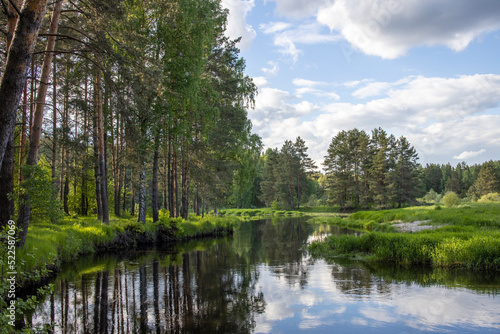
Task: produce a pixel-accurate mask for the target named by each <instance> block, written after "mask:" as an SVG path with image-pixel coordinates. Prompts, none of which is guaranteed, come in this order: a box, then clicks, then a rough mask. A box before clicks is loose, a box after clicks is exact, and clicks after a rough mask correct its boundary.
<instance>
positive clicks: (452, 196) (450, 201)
mask: <svg viewBox="0 0 500 334" xmlns="http://www.w3.org/2000/svg"><path fill="white" fill-rule="evenodd" d="M442 202H443V204H444V206H446V207H447V208H450V207H452V206H456V205H458V203H459V202H460V198H459V197H458V195H457V194H456V193H454V192H453V191H450V192H448V193H446V195H444V197H443V199H442Z"/></svg>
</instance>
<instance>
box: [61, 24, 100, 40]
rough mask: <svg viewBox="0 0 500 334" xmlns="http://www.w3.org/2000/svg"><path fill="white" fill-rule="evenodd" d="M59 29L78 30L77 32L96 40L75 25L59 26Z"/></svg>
mask: <svg viewBox="0 0 500 334" xmlns="http://www.w3.org/2000/svg"><path fill="white" fill-rule="evenodd" d="M59 29H71V30H74V31H76V32H77V33H79V34H81V35H83V36H85V37H87V38H88V39H89V40H91V41H95V40H94V39H93V38H91V37H90V36H89V35H87V34H86V33H84V32H83V31H81V30H79V29H76V28H74V27H71V26H59Z"/></svg>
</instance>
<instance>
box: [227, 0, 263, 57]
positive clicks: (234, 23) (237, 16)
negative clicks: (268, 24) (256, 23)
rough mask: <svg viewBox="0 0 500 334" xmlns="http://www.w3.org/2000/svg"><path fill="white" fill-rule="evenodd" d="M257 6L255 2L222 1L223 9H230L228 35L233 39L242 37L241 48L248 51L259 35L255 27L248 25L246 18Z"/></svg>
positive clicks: (245, 0)
mask: <svg viewBox="0 0 500 334" xmlns="http://www.w3.org/2000/svg"><path fill="white" fill-rule="evenodd" d="M254 6H255V0H222V7H224V8H227V9H229V16H228V18H227V29H226V35H227V36H229V37H230V38H232V39H236V38H238V37H241V41H240V43H239V45H238V46H239V47H240V48H241V49H242V50H247V49H249V48H250V46H251V45H252V41H253V39H254V38H255V36H256V35H257V33H256V32H255V30H254V29H253V27H252V26H251V25H249V24H247V23H246V16H247V14H248V13H249V12H250V11H251V10H252V8H253V7H254Z"/></svg>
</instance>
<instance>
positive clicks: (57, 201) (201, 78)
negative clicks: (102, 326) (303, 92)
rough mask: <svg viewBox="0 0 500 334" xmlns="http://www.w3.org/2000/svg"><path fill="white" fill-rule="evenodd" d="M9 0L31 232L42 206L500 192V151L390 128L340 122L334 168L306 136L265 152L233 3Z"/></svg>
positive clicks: (13, 145) (184, 210) (11, 124)
mask: <svg viewBox="0 0 500 334" xmlns="http://www.w3.org/2000/svg"><path fill="white" fill-rule="evenodd" d="M2 4H3V10H2V14H1V15H2V16H1V17H0V21H1V24H2V26H3V27H5V28H2V32H3V33H4V36H5V38H3V39H1V41H0V43H1V44H0V50H2V52H1V54H0V58H1V59H2V64H3V65H2V66H1V67H0V71H1V75H2V81H1V87H0V120H1V122H0V124H1V125H0V126H1V128H0V131H1V132H0V140H1V142H0V149H1V150H0V157H1V159H0V163H1V174H0V215H1V217H0V222H1V224H3V225H5V224H6V223H7V221H8V220H9V219H11V218H13V219H14V220H15V221H16V222H17V224H18V226H19V227H21V229H22V232H21V237H20V246H22V245H23V243H24V240H25V238H26V233H27V231H28V227H29V224H30V220H31V221H33V220H35V221H36V220H38V221H43V220H50V221H57V220H58V219H59V218H61V217H62V216H64V215H76V216H97V219H98V220H100V221H101V222H102V223H104V224H108V223H109V220H110V218H109V217H110V214H112V215H114V216H115V217H120V216H123V215H128V216H137V221H139V222H142V223H144V222H145V221H146V217H150V218H151V219H152V221H153V222H156V221H158V219H159V215H160V211H163V212H168V215H169V216H170V217H182V218H184V219H186V218H187V217H188V214H189V213H191V212H192V213H194V214H196V215H203V214H204V213H206V212H208V211H209V210H213V212H214V213H215V214H216V213H217V210H219V209H221V208H230V207H234V208H252V207H262V206H268V207H275V208H278V209H291V210H293V209H299V208H300V207H301V206H310V207H317V206H326V205H328V206H332V207H334V208H337V209H339V210H353V209H357V208H391V207H402V206H405V205H407V204H416V203H417V199H421V202H422V201H423V202H425V201H430V202H433V201H436V200H437V199H438V198H439V196H442V195H444V194H445V193H446V192H450V191H453V192H455V193H456V194H458V196H460V197H462V198H465V197H467V198H468V199H470V200H472V201H476V200H478V199H480V198H481V196H483V195H486V194H488V193H495V192H498V191H499V190H500V189H499V188H500V181H499V180H500V163H499V162H498V161H495V162H494V161H491V162H487V163H484V164H482V165H474V166H468V165H467V164H465V163H460V164H458V165H457V166H456V167H452V166H451V165H450V164H446V165H438V164H427V165H426V166H422V165H420V164H419V163H418V154H417V152H416V150H415V148H414V147H413V146H412V145H411V143H410V142H409V141H408V140H407V139H406V138H405V137H399V138H396V137H395V136H394V135H392V134H389V133H387V132H386V131H385V130H383V129H381V128H376V129H374V130H373V131H372V132H371V134H369V133H367V132H365V131H364V130H358V129H351V130H345V131H341V132H339V133H338V134H336V135H335V136H333V138H332V142H331V144H330V145H329V147H328V150H327V155H326V156H325V157H324V158H325V160H324V164H323V165H321V166H317V165H316V163H315V162H314V161H313V160H312V159H311V158H310V157H309V156H308V154H307V149H308V148H307V146H306V143H305V141H304V140H303V139H302V138H300V137H297V138H296V139H295V142H293V141H292V140H287V141H285V142H284V144H283V146H282V147H281V148H280V149H278V148H274V149H273V148H269V149H267V150H266V151H265V152H262V148H263V145H262V142H261V138H260V137H259V136H258V135H256V134H254V133H252V124H251V122H250V120H249V119H248V115H247V111H248V109H249V108H252V107H253V105H254V99H255V96H256V94H257V93H258V92H257V88H256V86H255V84H254V83H253V82H252V79H251V78H250V77H248V76H247V75H246V74H245V61H244V59H243V58H241V57H240V55H239V49H238V48H237V46H236V45H237V43H238V40H230V39H229V38H228V37H226V36H225V29H226V25H227V15H228V12H227V10H225V9H223V8H222V7H221V3H220V1H216V0H204V1H189V0H176V1H159V0H149V1H144V0H127V1H116V0H113V1H106V2H101V1H93V0H88V1H79V0H73V1H69V0H68V1H64V0H61V1H58V2H54V3H49V2H47V1H42V0H39V1H35V0H30V1H26V2H25V3H24V6H23V7H22V8H21V2H20V1H19V0H17V1H9V2H6V1H2ZM19 18H21V19H19ZM17 21H19V23H17ZM16 23H17V26H16ZM16 27H17V28H16ZM15 29H17V30H15ZM332 135H333V134H332Z"/></svg>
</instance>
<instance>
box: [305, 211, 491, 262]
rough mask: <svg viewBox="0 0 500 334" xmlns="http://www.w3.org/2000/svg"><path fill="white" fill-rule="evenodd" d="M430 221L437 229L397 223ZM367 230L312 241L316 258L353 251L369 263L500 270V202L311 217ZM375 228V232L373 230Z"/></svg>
mask: <svg viewBox="0 0 500 334" xmlns="http://www.w3.org/2000/svg"><path fill="white" fill-rule="evenodd" d="M417 220H429V223H428V224H434V225H437V227H438V228H436V229H435V230H425V231H421V232H416V233H397V232H395V231H394V229H393V227H392V225H393V224H394V223H396V222H401V221H402V222H412V221H417ZM311 221H312V222H316V223H320V222H322V223H329V224H334V225H340V226H344V227H349V228H354V229H359V230H365V231H366V233H363V234H362V235H360V236H354V235H342V236H339V237H329V238H327V239H326V240H325V241H323V242H315V243H313V244H311V246H310V247H309V249H310V250H311V252H312V254H313V255H314V256H317V257H327V258H328V257H333V256H340V255H341V256H349V257H355V258H361V259H363V260H364V261H368V262H387V263H395V264H398V265H406V266H411V265H417V264H418V265H420V264H423V265H430V266H433V267H442V268H467V269H471V270H500V205H499V204H498V203H470V204H468V205H465V206H461V207H452V208H441V209H438V210H436V209H435V208H434V207H412V208H405V209H396V210H381V211H360V212H357V213H354V214H352V215H350V216H349V217H348V218H347V219H340V218H335V217H327V218H319V217H315V218H313V219H311ZM373 231H374V232H373Z"/></svg>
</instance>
